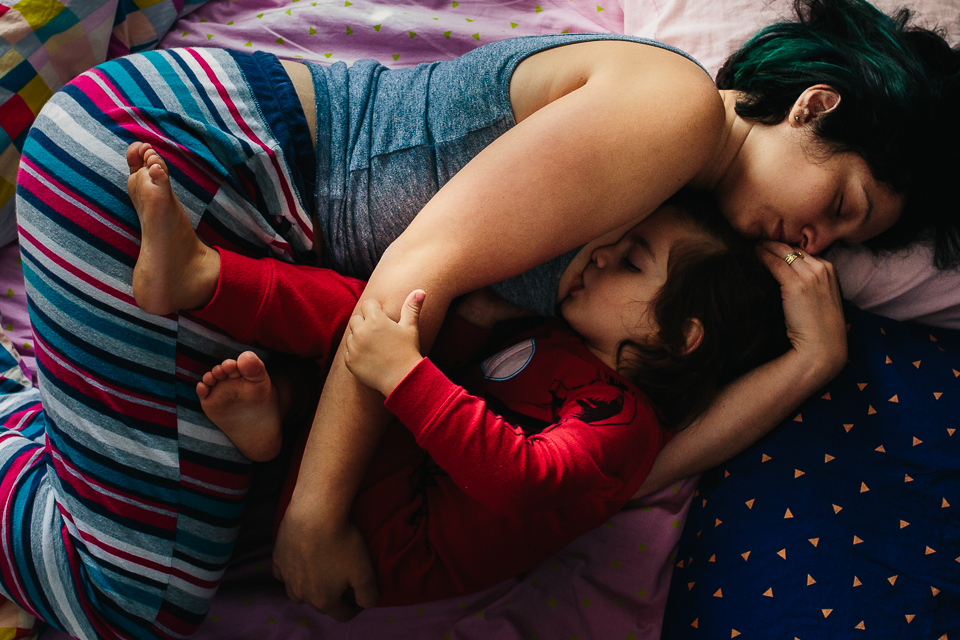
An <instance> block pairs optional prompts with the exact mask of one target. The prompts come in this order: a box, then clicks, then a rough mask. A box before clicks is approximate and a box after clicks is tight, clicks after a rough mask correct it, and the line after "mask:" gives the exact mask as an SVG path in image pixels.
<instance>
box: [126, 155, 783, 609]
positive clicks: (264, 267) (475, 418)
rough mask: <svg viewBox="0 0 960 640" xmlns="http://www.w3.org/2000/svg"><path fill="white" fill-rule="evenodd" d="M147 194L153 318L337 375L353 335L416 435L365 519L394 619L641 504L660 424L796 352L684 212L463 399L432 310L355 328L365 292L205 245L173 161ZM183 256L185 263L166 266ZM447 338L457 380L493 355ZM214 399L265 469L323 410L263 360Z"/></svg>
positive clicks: (610, 263) (671, 422)
mask: <svg viewBox="0 0 960 640" xmlns="http://www.w3.org/2000/svg"><path fill="white" fill-rule="evenodd" d="M134 155H137V154H134ZM131 172H132V174H133V177H132V178H131V188H130V190H131V196H132V198H133V200H134V203H135V204H136V206H137V209H138V212H139V213H140V215H141V219H142V222H143V224H142V233H143V245H142V247H143V248H142V252H141V258H140V260H139V261H138V263H137V270H138V272H139V273H135V279H134V286H135V290H134V293H135V296H136V297H137V300H138V303H140V301H141V298H144V299H146V298H147V297H148V296H147V295H146V294H145V293H144V292H145V291H149V292H150V293H149V297H150V298H151V299H150V300H149V301H148V304H149V305H151V306H154V307H155V308H157V309H165V308H177V307H176V305H183V306H186V305H187V304H189V305H190V306H192V307H194V308H198V309H197V310H196V311H192V312H191V313H192V314H193V315H195V316H196V317H198V318H200V319H203V320H206V321H208V322H210V323H212V324H214V325H217V326H219V327H221V328H222V329H224V330H225V331H227V332H228V333H230V334H231V335H232V336H233V337H234V338H236V339H237V340H240V341H243V342H248V343H259V344H261V345H263V346H265V347H268V348H277V349H283V350H286V351H290V352H293V353H296V354H298V355H301V356H305V357H319V358H320V359H321V366H326V365H327V364H328V363H329V360H330V358H331V357H332V356H331V354H332V353H335V352H336V349H337V345H338V344H339V341H340V334H341V333H342V332H343V330H344V327H346V326H347V325H348V328H347V331H348V336H347V339H346V356H345V357H346V363H347V366H348V367H349V369H350V371H351V372H352V373H353V374H354V375H355V376H356V377H357V378H358V379H359V380H361V381H362V382H363V383H364V384H367V385H368V386H371V387H373V388H375V389H378V390H379V391H380V392H381V393H383V395H384V396H386V401H385V404H386V407H387V408H388V409H390V411H392V412H393V413H394V415H395V416H396V417H397V418H398V420H397V421H395V423H394V424H393V425H392V426H391V427H390V428H389V429H388V431H387V434H386V435H385V437H384V439H383V441H382V442H381V445H380V447H379V449H378V451H377V453H376V454H375V456H374V459H373V461H372V463H371V466H370V468H369V470H368V471H367V474H366V477H365V480H364V482H363V484H362V486H361V488H360V492H359V494H358V495H357V497H356V499H355V502H354V506H353V511H352V518H353V521H354V523H355V524H356V525H357V527H358V528H359V529H360V531H361V532H362V533H363V535H364V537H365V540H366V542H367V545H368V547H369V550H370V552H371V558H372V560H373V564H374V566H375V568H376V572H377V578H378V582H379V587H380V604H381V605H399V604H410V603H414V602H423V601H427V600H434V599H439V598H444V597H452V596H455V595H458V594H462V593H467V592H472V591H476V590H479V589H482V588H484V587H487V586H489V585H492V584H495V583H496V582H499V581H501V580H503V579H505V578H508V577H510V576H513V575H515V574H517V573H520V572H522V571H524V570H527V569H529V568H531V567H533V566H535V565H536V564H537V563H539V562H540V561H542V560H544V559H545V558H547V557H549V556H550V555H552V554H554V553H556V552H557V551H558V550H560V549H561V548H562V547H563V546H565V545H566V544H567V543H569V542H570V541H572V540H573V539H574V538H576V537H577V536H579V535H581V534H583V533H585V532H587V531H589V530H591V529H593V528H595V527H596V526H598V525H600V524H601V523H603V522H604V521H606V520H607V519H608V518H609V517H610V516H611V515H613V514H614V513H615V512H616V511H617V510H619V509H620V508H621V507H622V506H623V505H624V503H625V502H626V501H627V500H629V499H630V498H631V497H632V496H633V495H634V493H635V492H636V491H637V489H638V488H639V487H640V485H641V484H642V483H643V480H644V478H645V477H646V475H647V473H648V472H649V470H650V468H651V466H652V464H653V461H654V459H655V458H656V456H657V453H658V452H659V451H660V449H661V448H662V446H663V445H664V443H665V442H666V439H667V437H668V433H667V432H666V431H665V430H664V429H663V427H662V426H661V424H665V425H667V426H669V427H671V428H673V429H677V428H682V427H683V426H685V425H686V424H689V422H690V421H691V420H692V419H694V418H695V417H696V415H697V414H698V413H699V412H700V411H702V410H703V408H705V407H706V406H707V404H708V403H709V401H710V399H711V397H712V396H713V395H714V393H715V391H716V389H717V388H718V387H719V386H722V385H723V384H725V383H726V382H728V381H730V380H732V379H734V378H735V377H737V376H738V375H740V374H742V373H744V372H746V371H748V370H749V369H751V368H753V367H755V366H757V365H758V364H760V363H762V362H764V361H766V360H768V359H771V358H773V357H775V356H777V355H779V354H780V353H782V352H783V351H784V350H785V349H786V347H787V346H788V343H787V342H786V337H785V331H784V324H783V315H782V308H781V301H780V293H779V285H778V284H777V283H776V281H775V280H774V279H773V277H772V276H771V275H770V274H769V273H768V272H767V271H766V269H765V268H764V267H763V266H762V265H761V263H760V261H759V260H758V258H757V257H756V254H755V253H754V250H753V248H752V247H751V246H749V245H747V244H746V243H745V241H743V240H741V239H740V238H739V237H738V236H736V235H735V234H734V233H733V232H732V231H731V230H730V229H728V228H727V227H726V226H725V223H724V222H722V218H720V216H712V215H705V214H703V213H699V214H698V213H695V212H694V211H692V209H697V208H704V207H705V206H706V205H704V204H703V203H701V202H700V201H698V200H696V199H693V198H692V197H690V196H681V197H679V198H676V199H675V200H673V201H671V202H668V203H667V204H665V205H664V206H662V207H661V208H660V209H659V210H658V211H657V212H655V213H654V214H653V215H651V216H650V217H648V218H647V219H646V220H644V221H643V222H641V223H640V224H638V225H637V226H636V227H634V228H633V229H631V230H630V231H629V232H627V233H626V234H625V235H624V236H623V237H622V238H621V239H619V240H618V241H616V242H614V243H613V244H609V245H605V246H595V247H591V246H588V247H587V248H586V250H587V251H589V261H588V262H587V264H586V266H585V267H583V268H582V271H581V272H580V273H575V274H573V276H574V277H573V280H574V284H573V286H571V287H570V289H569V291H568V292H566V295H565V296H564V298H563V300H562V301H561V303H560V312H561V315H562V317H563V319H564V320H565V321H566V323H568V324H567V325H564V324H562V323H558V322H553V321H549V322H546V323H544V324H541V325H540V326H537V327H535V328H533V329H531V330H529V331H528V332H527V333H525V334H522V335H520V336H516V337H514V338H513V340H512V341H511V342H510V345H511V346H508V348H506V349H504V350H502V351H499V352H498V353H496V354H495V355H492V356H490V357H488V358H486V359H484V360H483V361H482V362H481V363H480V365H479V366H478V367H474V368H472V369H471V370H470V372H469V373H468V374H467V375H466V376H464V377H463V378H462V379H461V382H462V385H463V386H460V385H458V384H456V383H454V382H453V381H451V379H450V378H449V377H448V376H447V375H446V374H445V373H444V372H443V370H442V368H441V367H443V366H444V364H443V362H442V358H439V359H438V358H437V357H435V356H434V355H433V354H431V357H430V358H424V357H422V356H421V354H420V352H419V337H418V327H417V314H418V312H419V308H420V306H421V305H422V303H423V300H424V295H428V294H424V292H422V291H414V292H412V293H411V294H410V295H409V296H408V298H407V300H406V302H405V304H404V307H403V310H402V313H401V317H400V320H399V322H394V321H393V320H392V319H391V318H390V317H388V316H387V315H386V314H385V313H384V312H383V311H382V309H380V308H379V305H377V304H376V303H375V302H372V301H370V302H366V303H365V304H364V305H363V306H362V308H361V312H362V314H361V315H356V316H353V317H352V318H351V314H352V312H353V309H354V306H355V304H356V302H357V300H358V299H359V296H360V294H361V292H362V289H363V283H362V282H359V281H356V280H353V279H351V278H345V277H343V276H339V275H338V274H336V273H334V272H331V271H329V270H324V269H318V268H307V267H295V266H291V265H287V264H283V263H280V262H277V261H274V260H270V259H264V260H251V259H248V258H244V257H242V256H239V255H237V254H234V253H232V252H229V251H226V250H224V249H222V248H221V249H218V250H214V249H210V248H206V247H204V246H203V245H202V243H200V241H199V240H198V239H196V236H193V238H194V241H195V242H192V241H191V240H190V238H189V235H190V234H189V233H187V231H186V230H185V229H184V225H187V228H189V224H188V223H187V222H186V219H185V218H184V217H183V213H182V209H180V208H179V204H178V203H176V201H175V198H173V196H172V192H169V186H168V184H169V183H168V182H167V175H166V167H165V165H164V164H163V161H162V160H160V158H159V156H157V155H156V153H155V152H153V151H152V150H150V149H147V150H146V151H144V152H142V153H140V158H139V159H138V158H136V157H133V158H132V159H131ZM178 216H179V218H178ZM180 218H182V221H181V220H180ZM164 225H166V226H164ZM191 232H192V230H191ZM169 237H176V238H177V242H178V243H179V246H178V247H173V246H168V247H167V249H168V250H167V251H166V252H164V250H163V244H164V243H167V242H168V241H167V239H166V238H169ZM211 254H214V255H211ZM171 256H172V257H171ZM217 256H219V265H218V266H216V267H215V268H211V267H210V265H211V264H213V265H217ZM185 262H186V263H189V264H187V265H186V266H185ZM574 264H577V263H576V262H574ZM190 265H193V266H192V267H191V266H190ZM202 265H206V266H202ZM213 273H216V278H214V279H212V277H211V274H213ZM138 278H139V280H138ZM138 282H139V283H140V284H139V287H138V285H137V283H138ZM145 287H146V288H145ZM138 288H139V293H138ZM467 315H469V314H467ZM457 323H459V325H457ZM445 335H446V339H445V338H444V336H443V335H441V337H439V338H438V341H437V344H436V345H435V349H434V351H435V352H436V351H440V352H443V351H450V352H453V353H452V356H453V357H452V358H450V362H453V363H456V362H464V361H469V356H466V355H464V354H463V353H456V352H457V351H461V352H462V351H463V350H464V347H466V346H467V345H468V344H470V343H472V344H479V343H480V342H482V338H483V335H484V334H483V332H482V330H480V328H478V327H472V328H471V327H469V325H468V324H466V323H465V322H464V319H463V318H454V319H453V323H452V325H451V326H447V327H445ZM434 360H441V361H440V362H438V363H435V362H434ZM438 364H439V365H440V366H438ZM197 393H198V395H199V396H200V399H201V404H202V405H203V408H204V411H205V412H206V413H207V415H208V416H209V417H210V418H211V420H213V422H214V423H215V424H217V425H218V426H219V427H221V429H223V430H224V432H225V433H226V434H227V435H228V436H229V437H230V439H231V440H232V441H233V442H234V444H235V445H236V446H237V447H238V449H240V451H241V452H243V453H244V454H245V455H246V456H247V457H249V458H251V459H254V460H265V459H270V458H271V457H273V456H274V455H276V452H277V451H278V450H279V447H280V440H281V432H280V425H281V424H282V423H283V422H284V421H285V420H286V419H288V417H289V416H291V415H292V414H295V413H298V412H301V411H302V410H303V409H304V407H306V409H307V410H309V408H310V407H311V404H310V401H309V399H308V394H306V393H303V392H302V391H298V390H297V388H296V385H295V380H294V379H293V378H291V376H289V375H286V374H285V373H284V372H277V373H276V374H275V375H270V374H268V373H267V370H266V368H265V366H264V364H263V362H262V361H261V360H260V358H259V357H257V356H256V355H255V354H254V353H252V352H245V353H243V354H241V355H240V356H239V358H238V359H237V360H232V359H231V360H226V361H224V362H223V363H222V364H220V365H217V366H216V367H214V368H213V370H212V371H210V372H208V373H207V374H205V375H204V376H203V381H202V382H201V383H199V384H198V385H197ZM648 396H649V399H648ZM651 400H652V402H651ZM655 407H656V408H655ZM301 453H302V448H301ZM296 466H297V465H294V467H296ZM296 474H297V469H296V468H293V469H291V472H290V479H291V482H288V487H287V491H286V495H285V501H282V502H281V507H280V510H281V513H282V510H283V509H284V508H285V505H286V503H287V502H288V501H289V497H290V494H291V493H292V487H293V483H292V481H295V479H296Z"/></svg>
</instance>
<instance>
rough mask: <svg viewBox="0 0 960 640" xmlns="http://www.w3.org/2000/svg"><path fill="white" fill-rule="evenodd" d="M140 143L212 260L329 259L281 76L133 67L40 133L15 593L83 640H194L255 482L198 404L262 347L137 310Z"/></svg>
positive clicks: (226, 63)
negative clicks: (33, 383) (320, 254)
mask: <svg viewBox="0 0 960 640" xmlns="http://www.w3.org/2000/svg"><path fill="white" fill-rule="evenodd" d="M135 140H142V141H145V142H149V143H151V144H152V145H153V146H154V147H155V148H156V149H157V151H158V152H159V153H160V154H161V155H162V156H163V157H164V158H165V160H166V162H167V165H168V167H169V169H170V174H171V179H172V183H173V188H174V191H175V193H176V195H177V196H178V197H179V198H180V201H181V202H182V203H183V205H184V208H185V210H186V211H187V214H188V216H189V217H190V219H191V221H192V223H193V225H194V227H195V228H196V230H197V232H198V234H200V236H201V237H202V238H203V239H204V240H205V241H206V242H208V243H210V244H217V245H219V246H223V247H226V248H229V249H231V250H234V251H237V252H239V253H242V254H244V255H247V256H250V257H264V256H272V257H275V258H278V259H282V260H286V261H291V262H298V261H309V260H311V259H312V258H313V259H315V255H314V254H313V253H312V247H313V230H312V229H313V225H312V217H313V216H312V210H313V208H314V207H315V204H314V195H313V184H314V181H315V177H316V176H315V166H316V164H315V163H316V160H315V158H314V154H313V149H312V144H311V140H310V137H309V130H308V129H307V125H306V121H305V119H304V117H303V112H302V110H301V109H300V106H299V102H298V101H297V98H296V93H295V92H294V89H293V86H292V85H291V84H290V82H289V80H288V78H287V76H286V74H285V72H284V71H283V68H282V67H281V66H280V64H279V62H278V61H277V59H276V58H275V57H273V56H270V55H267V54H253V55H249V54H242V53H236V52H229V51H222V50H213V49H182V50H169V51H156V52H150V53H145V54H138V55H134V56H130V57H127V58H123V59H119V60H115V61H112V62H108V63H106V64H104V65H101V66H99V67H97V68H95V69H93V70H91V71H89V72H87V73H85V74H84V75H82V76H80V77H79V78H77V79H76V80H74V81H73V82H71V83H70V84H69V85H67V86H66V87H65V88H64V89H63V90H61V91H60V92H59V93H57V94H56V95H55V96H54V97H53V98H52V99H51V100H50V102H49V103H48V104H47V105H46V106H45V107H44V109H43V111H42V112H41V114H40V115H39V117H38V118H37V121H36V124H35V125H34V128H33V130H32V131H31V133H30V135H29V138H28V140H27V142H26V144H25V146H24V149H23V160H22V164H21V168H20V174H19V177H18V181H17V182H18V186H17V212H18V216H19V224H20V241H21V250H22V256H23V269H24V274H25V278H26V284H27V292H28V296H29V301H30V315H31V319H32V322H33V326H34V329H35V332H36V348H37V355H38V369H39V380H40V384H39V387H40V399H41V400H42V406H41V404H40V403H37V402H36V398H33V400H34V401H33V402H28V403H26V404H25V405H23V406H18V405H17V404H16V403H13V404H12V405H11V404H10V403H8V405H9V407H8V408H9V410H8V411H6V412H5V413H4V414H3V415H0V424H2V425H3V427H2V428H0V465H2V474H3V475H2V476H0V505H2V520H0V588H2V591H3V592H4V593H5V594H6V595H7V596H9V597H10V598H11V599H13V600H14V601H15V602H17V603H18V604H20V605H21V606H22V607H24V608H25V609H26V610H27V611H29V612H31V613H33V614H34V615H36V616H37V617H39V618H42V619H43V620H45V621H47V622H49V623H50V624H52V625H53V626H55V627H57V628H59V629H62V630H64V631H66V632H67V633H70V634H72V635H74V636H77V637H80V638H183V637H186V636H188V635H190V634H191V633H192V632H193V631H195V630H196V628H197V626H198V625H199V624H200V623H201V621H202V620H203V618H204V616H205V614H206V612H207V609H208V607H209V604H210V600H211V598H212V597H213V595H214V593H215V591H216V589H217V586H218V584H219V581H220V579H221V576H222V575H223V572H224V569H225V566H226V563H227V561H228V559H229V558H230V554H231V551H232V549H233V545H234V542H235V540H236V537H237V531H238V523H239V520H240V516H241V515H242V511H243V508H244V500H245V496H246V492H247V488H248V483H249V462H248V461H247V460H246V459H245V458H244V457H243V456H241V455H240V454H239V453H238V452H237V450H236V449H235V448H234V447H233V445H232V444H231V443H230V441H229V440H228V439H227V438H226V437H225V436H224V435H223V433H222V432H220V431H219V430H218V429H217V428H216V427H215V426H214V425H213V424H212V423H211V422H210V421H209V420H207V419H206V417H205V416H204V415H203V412H202V410H201V408H200V404H199V400H198V398H197V396H196V393H195V390H194V387H195V383H196V381H197V380H198V379H199V376H200V375H202V374H203V372H204V371H207V370H209V368H210V367H211V366H212V365H213V364H215V363H217V362H219V361H220V360H222V359H223V358H226V357H235V356H236V354H237V353H239V352H240V351H242V350H243V349H245V348H246V346H245V345H240V344H237V343H236V342H234V341H232V340H231V339H229V338H228V337H227V336H225V335H223V334H222V333H221V332H219V331H217V330H216V329H214V328H213V327H211V326H209V325H205V324H204V323H202V322H201V321H199V320H197V319H195V318H191V317H190V316H189V314H171V315H168V316H164V317H159V316H153V315H149V314H146V313H144V312H143V311H141V310H140V309H139V308H138V307H137V305H136V304H135V302H134V299H133V296H132V287H131V278H132V273H133V267H134V265H135V263H136V260H137V255H138V252H139V244H140V226H139V222H138V218H137V214H136V212H135V211H134V209H133V207H132V204H131V202H130V199H129V197H128V196H127V191H126V182H127V177H128V175H129V170H128V168H127V164H126V161H125V151H126V148H127V146H128V145H129V144H130V143H131V142H133V141H135ZM0 413H3V412H0Z"/></svg>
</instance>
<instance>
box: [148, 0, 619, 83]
mask: <svg viewBox="0 0 960 640" xmlns="http://www.w3.org/2000/svg"><path fill="white" fill-rule="evenodd" d="M583 31H600V32H614V33H621V32H622V31H623V10H622V9H621V7H620V4H619V2H618V0H505V1H502V2H494V1H491V0H480V1H478V0H462V1H460V2H458V1H456V0H425V1H423V2H415V1H412V0H393V1H389V2H388V1H385V0H315V1H314V0H232V1H225V0H217V1H214V2H209V3H207V4H206V5H205V6H203V7H201V8H200V9H199V10H197V11H196V12H194V13H193V14H191V15H190V16H189V17H187V18H184V19H182V20H180V21H179V22H178V23H177V24H176V25H175V28H174V29H172V30H171V31H170V32H169V33H168V34H167V36H166V37H165V38H163V40H161V42H160V46H161V47H179V46H206V47H210V46H215V47H228V48H234V49H241V50H243V49H259V50H261V51H269V52H271V53H274V54H276V55H278V56H282V57H286V58H292V59H296V58H302V59H304V60H312V61H316V62H323V63H333V62H340V61H342V62H346V63H347V64H350V63H351V62H354V61H356V60H360V59H363V58H370V59H374V60H377V61H379V62H381V63H383V64H387V65H390V66H395V67H401V66H412V65H415V64H418V63H420V62H434V61H436V60H444V59H450V58H455V57H457V56H459V55H462V54H464V53H466V52H467V51H470V50H471V49H474V48H476V47H478V46H480V45H482V44H486V43H489V42H494V41H496V40H502V39H504V38H509V37H513V36H523V35H540V34H545V33H566V32H570V33H575V32H583Z"/></svg>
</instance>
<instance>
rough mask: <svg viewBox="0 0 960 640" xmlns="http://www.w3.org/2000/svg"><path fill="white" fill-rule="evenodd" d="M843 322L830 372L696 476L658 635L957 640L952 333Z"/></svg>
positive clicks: (956, 410) (958, 361)
mask: <svg viewBox="0 0 960 640" xmlns="http://www.w3.org/2000/svg"><path fill="white" fill-rule="evenodd" d="M847 320H848V322H849V323H850V331H849V345H850V362H849V363H848V364H847V366H846V367H845V368H844V370H843V371H842V372H841V373H840V375H839V376H838V377H837V378H836V379H835V380H834V381H833V382H831V383H830V384H829V385H827V387H825V388H824V389H822V390H820V391H819V392H818V393H817V394H816V395H814V397H813V398H811V399H810V400H808V401H807V402H805V403H804V404H803V405H802V406H801V407H800V409H799V411H798V412H797V413H796V414H795V416H793V417H792V418H790V419H788V420H786V421H785V423H784V424H782V425H781V426H780V427H779V428H778V429H777V430H775V431H774V432H773V433H772V434H771V435H770V436H768V437H767V438H765V439H763V440H761V441H760V442H759V443H757V444H756V445H755V446H753V447H751V448H750V449H748V450H747V451H745V452H744V453H742V454H741V455H739V456H737V457H736V458H734V459H733V460H731V461H729V462H728V463H726V464H724V465H721V467H719V468H717V469H714V470H713V471H711V472H708V473H706V474H704V475H703V477H702V479H701V482H700V486H699V489H698V495H696V496H695V497H694V503H693V506H692V507H691V509H690V514H689V516H688V518H687V524H686V526H685V528H684V532H683V535H682V537H681V541H680V546H679V550H678V558H679V561H678V562H677V563H676V567H675V569H674V575H673V583H672V585H671V590H670V597H669V601H668V605H667V614H666V619H665V621H664V635H663V637H664V638H670V639H671V640H682V639H685V638H697V639H698V640H703V639H705V638H724V639H726V638H731V637H737V636H740V635H742V637H744V638H760V637H783V638H799V639H802V640H812V639H815V638H859V637H870V638H879V639H890V640H893V639H895V638H896V639H898V640H899V639H902V638H929V639H937V638H941V639H942V638H946V637H948V635H949V637H950V638H954V637H960V615H958V611H960V464H958V461H960V433H957V431H958V429H960V418H958V416H960V332H953V331H948V330H943V329H930V328H927V327H924V326H921V325H907V324H903V323H900V322H896V321H894V320H889V319H886V318H882V317H880V316H876V315H873V314H870V313H867V312H863V311H857V310H855V309H849V310H848V312H847ZM860 630H863V631H866V634H869V635H866V634H864V635H862V636H861V635H857V634H859V633H860Z"/></svg>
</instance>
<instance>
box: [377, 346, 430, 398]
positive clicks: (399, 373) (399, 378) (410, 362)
mask: <svg viewBox="0 0 960 640" xmlns="http://www.w3.org/2000/svg"><path fill="white" fill-rule="evenodd" d="M421 360H423V356H421V355H420V354H419V353H418V354H417V355H416V357H413V356H411V357H410V358H407V359H405V360H404V361H403V362H402V363H400V364H398V365H397V366H396V367H394V368H393V369H392V370H391V371H390V372H389V373H388V374H387V375H385V376H384V378H383V380H382V381H381V384H380V388H379V389H378V390H379V391H380V393H382V394H383V396H384V397H387V396H389V395H390V394H391V393H393V390H394V389H396V388H397V385H399V384H400V383H401V382H403V379H404V378H406V377H407V376H408V375H410V372H411V371H413V369H414V368H415V367H416V366H417V365H418V364H420V361H421Z"/></svg>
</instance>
